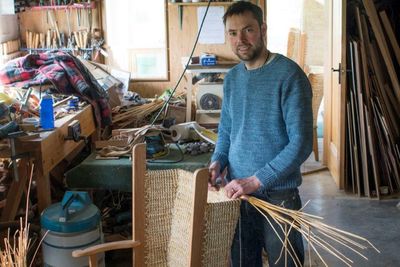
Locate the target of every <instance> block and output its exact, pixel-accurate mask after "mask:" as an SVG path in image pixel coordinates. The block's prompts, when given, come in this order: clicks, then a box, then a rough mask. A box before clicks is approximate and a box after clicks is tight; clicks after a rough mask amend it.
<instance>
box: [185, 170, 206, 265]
mask: <svg viewBox="0 0 400 267" xmlns="http://www.w3.org/2000/svg"><path fill="white" fill-rule="evenodd" d="M193 175H194V181H193V187H194V192H195V194H194V199H193V209H192V211H193V214H192V218H191V220H190V221H191V233H192V236H191V240H190V244H191V248H190V261H191V262H190V264H189V265H188V266H191V267H195V266H198V267H200V266H201V255H202V253H201V251H203V247H202V246H203V245H202V244H203V232H204V223H205V222H204V213H205V208H206V204H207V193H208V185H207V184H208V177H209V172H208V169H205V168H204V169H199V170H197V171H196V172H195V173H194V174H193Z"/></svg>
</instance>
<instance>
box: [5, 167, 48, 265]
mask: <svg viewBox="0 0 400 267" xmlns="http://www.w3.org/2000/svg"><path fill="white" fill-rule="evenodd" d="M33 168H34V165H33V164H32V167H31V172H30V177H29V185H28V191H27V192H28V193H27V196H26V210H25V221H24V222H23V221H22V217H21V218H20V229H19V230H17V231H16V232H15V233H14V235H13V238H12V239H11V238H10V229H8V235H7V237H6V238H4V249H0V267H26V266H28V252H29V250H30V249H31V248H32V244H31V241H32V240H31V238H30V237H29V226H30V224H29V223H28V209H29V193H30V188H31V184H32V177H33ZM47 233H48V231H47V232H46V233H45V234H44V235H43V237H42V239H41V240H40V242H39V245H38V247H37V248H36V250H35V253H34V254H33V258H32V261H31V263H30V264H29V266H32V264H33V261H34V259H35V256H36V254H37V252H38V251H39V248H40V244H41V243H42V242H43V240H44V238H45V237H46V235H47ZM10 240H12V242H10Z"/></svg>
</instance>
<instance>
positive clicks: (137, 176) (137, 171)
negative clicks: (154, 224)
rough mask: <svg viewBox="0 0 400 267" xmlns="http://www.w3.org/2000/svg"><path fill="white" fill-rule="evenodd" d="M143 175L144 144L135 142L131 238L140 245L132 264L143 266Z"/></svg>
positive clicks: (144, 172)
mask: <svg viewBox="0 0 400 267" xmlns="http://www.w3.org/2000/svg"><path fill="white" fill-rule="evenodd" d="M145 175H146V145H145V144H137V145H135V146H134V147H133V149H132V240H134V241H139V242H141V246H139V247H138V248H137V249H136V250H135V251H134V253H133V262H134V266H145V264H144V262H145V259H144V248H145V247H146V242H145V236H144V233H145V231H144V229H145V225H144V221H145V215H144V214H145V203H144V197H145V196H144V179H145Z"/></svg>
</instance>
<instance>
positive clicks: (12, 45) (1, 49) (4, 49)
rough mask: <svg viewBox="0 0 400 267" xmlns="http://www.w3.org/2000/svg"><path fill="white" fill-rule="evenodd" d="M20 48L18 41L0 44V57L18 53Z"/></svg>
mask: <svg viewBox="0 0 400 267" xmlns="http://www.w3.org/2000/svg"><path fill="white" fill-rule="evenodd" d="M20 46H21V43H20V40H19V39H16V40H11V41H7V42H4V43H1V44H0V56H5V55H10V54H12V53H14V52H17V51H19V48H20Z"/></svg>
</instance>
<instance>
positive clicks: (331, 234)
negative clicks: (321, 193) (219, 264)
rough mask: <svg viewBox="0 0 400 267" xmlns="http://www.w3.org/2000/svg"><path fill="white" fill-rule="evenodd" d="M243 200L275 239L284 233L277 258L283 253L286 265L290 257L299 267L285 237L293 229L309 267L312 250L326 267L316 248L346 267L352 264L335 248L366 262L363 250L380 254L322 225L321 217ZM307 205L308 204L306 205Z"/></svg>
mask: <svg viewBox="0 0 400 267" xmlns="http://www.w3.org/2000/svg"><path fill="white" fill-rule="evenodd" d="M242 199H244V200H246V201H248V202H249V203H250V204H251V205H253V206H254V207H255V208H256V209H257V210H258V211H259V212H260V213H261V214H262V215H263V216H264V217H265V219H266V220H267V221H268V223H269V224H270V225H271V227H272V228H273V230H274V232H275V234H277V236H278V237H279V236H280V235H279V234H278V233H284V236H285V238H284V239H283V240H282V239H281V238H280V241H281V242H282V245H283V246H282V251H281V256H280V258H281V257H282V255H283V254H285V260H286V261H285V262H287V255H289V256H290V257H291V258H292V259H293V261H294V263H295V264H296V266H302V264H301V263H300V261H299V259H298V258H297V256H296V254H295V253H292V251H294V250H293V246H292V244H290V241H289V240H288V238H287V237H288V235H289V233H290V232H291V231H294V230H296V231H299V232H300V233H301V234H302V235H303V238H304V239H305V240H306V241H307V243H308V251H309V253H310V255H309V259H310V266H311V251H314V252H315V253H316V255H317V256H318V257H319V259H320V260H321V261H322V262H323V264H324V265H325V266H328V264H327V263H326V261H325V260H324V259H323V257H322V256H321V253H320V251H319V249H320V250H323V251H326V252H328V253H329V254H331V255H333V256H334V257H336V258H337V259H339V260H340V261H342V262H343V263H344V264H346V265H347V266H351V264H352V263H353V261H352V260H351V259H350V258H349V257H348V256H346V255H345V254H344V253H343V252H341V251H340V250H339V249H338V248H337V247H341V248H342V249H348V250H351V251H353V252H355V253H356V254H358V255H359V256H361V257H362V258H364V259H365V260H368V258H367V257H366V256H365V255H363V254H362V253H361V252H360V251H362V250H365V249H367V248H368V247H372V248H373V249H374V250H376V251H377V252H378V253H380V251H379V250H378V249H377V248H376V247H375V246H374V245H373V244H372V243H371V242H369V241H368V240H367V239H365V238H363V237H361V236H358V235H355V234H352V233H349V232H346V231H343V230H340V229H337V228H335V227H332V226H329V225H327V224H325V223H323V222H321V220H322V219H323V218H321V217H318V216H315V215H311V214H308V213H305V212H303V211H301V210H298V211H297V210H290V209H286V208H283V207H280V206H276V205H273V204H270V203H268V202H266V201H263V200H260V199H258V198H255V197H250V196H243V197H242ZM307 204H308V202H307V203H306V205H307ZM303 208H304V207H303ZM271 219H272V220H273V221H275V222H276V223H277V224H278V225H279V227H280V229H276V228H275V227H274V226H273V224H272V221H271ZM279 231H281V232H279ZM280 258H279V259H278V260H277V262H278V261H279V260H280Z"/></svg>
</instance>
